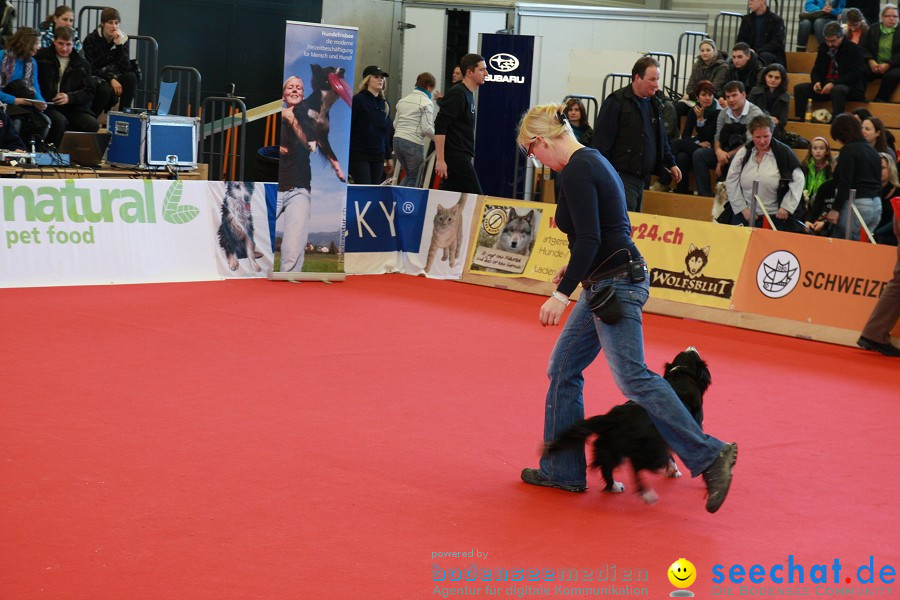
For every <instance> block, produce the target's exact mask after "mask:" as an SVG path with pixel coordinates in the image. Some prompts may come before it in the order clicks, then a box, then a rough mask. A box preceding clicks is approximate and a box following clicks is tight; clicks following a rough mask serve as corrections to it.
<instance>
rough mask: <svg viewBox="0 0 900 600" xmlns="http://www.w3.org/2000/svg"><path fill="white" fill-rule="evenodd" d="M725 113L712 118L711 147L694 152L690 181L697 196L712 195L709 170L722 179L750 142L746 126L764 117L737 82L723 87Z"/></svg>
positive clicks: (742, 85) (730, 82)
mask: <svg viewBox="0 0 900 600" xmlns="http://www.w3.org/2000/svg"><path fill="white" fill-rule="evenodd" d="M725 102H726V108H725V110H721V111H719V116H718V117H717V118H716V136H715V139H714V141H713V147H712V148H698V149H697V150H695V151H694V155H693V157H692V159H691V160H692V162H693V165H694V179H695V180H696V181H697V194H698V195H700V196H712V195H713V192H712V186H711V185H710V183H709V176H710V171H712V170H713V169H715V171H716V175H717V176H718V177H720V178H724V177H725V175H726V173H727V172H728V163H729V162H731V159H732V158H733V157H734V155H735V154H736V153H737V151H738V150H740V149H741V147H742V146H743V145H744V143H745V142H746V141H747V140H749V139H750V132H749V131H747V124H749V123H750V121H751V120H752V119H753V118H754V117H759V116H765V113H763V111H762V110H761V109H760V108H759V107H757V106H756V105H755V104H753V103H751V102H748V101H747V92H746V91H745V89H744V84H742V83H741V82H740V81H729V82H728V83H726V84H725Z"/></svg>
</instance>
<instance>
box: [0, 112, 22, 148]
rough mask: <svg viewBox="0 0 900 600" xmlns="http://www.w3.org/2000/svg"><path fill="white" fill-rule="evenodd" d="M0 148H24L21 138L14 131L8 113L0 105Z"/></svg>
mask: <svg viewBox="0 0 900 600" xmlns="http://www.w3.org/2000/svg"><path fill="white" fill-rule="evenodd" d="M0 149H3V150H23V151H24V150H25V144H24V143H23V142H22V138H20V137H19V134H18V133H17V132H16V128H15V127H13V124H12V122H11V121H10V119H9V115H7V114H6V111H5V110H3V108H2V107H0Z"/></svg>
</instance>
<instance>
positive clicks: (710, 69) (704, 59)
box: [675, 39, 731, 117]
mask: <svg viewBox="0 0 900 600" xmlns="http://www.w3.org/2000/svg"><path fill="white" fill-rule="evenodd" d="M727 72H728V63H727V62H726V61H725V58H724V54H721V53H719V50H718V48H716V43H715V42H714V41H712V40H710V39H705V40H703V41H702V42H700V54H699V55H698V56H697V59H696V60H695V61H694V66H693V68H692V69H691V76H690V78H689V79H688V82H687V86H686V87H685V88H684V95H683V96H682V97H681V99H682V100H683V101H684V102H678V103H676V104H675V108H676V110H677V111H678V116H680V117H683V116H685V115H687V114H689V113H690V112H691V107H690V106H689V105H688V104H686V102H687V101H689V100H692V101H696V100H697V84H698V83H700V82H701V81H708V82H709V83H711V84H712V86H713V90H714V91H713V94H714V97H715V98H718V97H719V95H720V94H723V91H722V87H723V86H724V85H725V83H726V82H728V81H731V80H730V79H725V75H726V73H727Z"/></svg>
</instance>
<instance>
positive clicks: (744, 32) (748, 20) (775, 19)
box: [737, 0, 787, 85]
mask: <svg viewBox="0 0 900 600" xmlns="http://www.w3.org/2000/svg"><path fill="white" fill-rule="evenodd" d="M747 8H749V9H750V12H748V13H747V14H746V15H744V16H742V17H741V27H740V29H739V30H738V35H737V41H738V42H744V43H746V44H748V45H749V46H750V48H751V49H752V50H754V51H755V52H756V55H757V56H758V57H759V60H760V61H761V62H762V64H763V65H770V64H772V63H776V62H777V63H778V64H782V65H784V64H787V59H786V57H785V53H784V48H785V29H784V20H782V18H781V17H779V16H778V15H776V14H775V13H773V12H772V11H771V10H769V6H768V1H767V0H748V2H747ZM745 85H746V83H745Z"/></svg>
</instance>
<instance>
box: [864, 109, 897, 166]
mask: <svg viewBox="0 0 900 600" xmlns="http://www.w3.org/2000/svg"><path fill="white" fill-rule="evenodd" d="M860 125H862V132H863V137H864V138H866V142H868V143H869V145H870V146H872V147H873V148H875V151H876V152H878V153H879V154H880V153H882V152H889V153H891V154H893V155H894V160H895V161H896V160H897V158H896V157H897V151H896V149H895V148H894V144H893V141H892V142H891V143H890V144H889V143H888V138H887V134H888V133H890V132H889V131H888V130H887V129H885V128H884V122H883V121H882V120H881V119H879V118H878V117H867V118H865V119H863V120H862V122H861V123H860Z"/></svg>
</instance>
